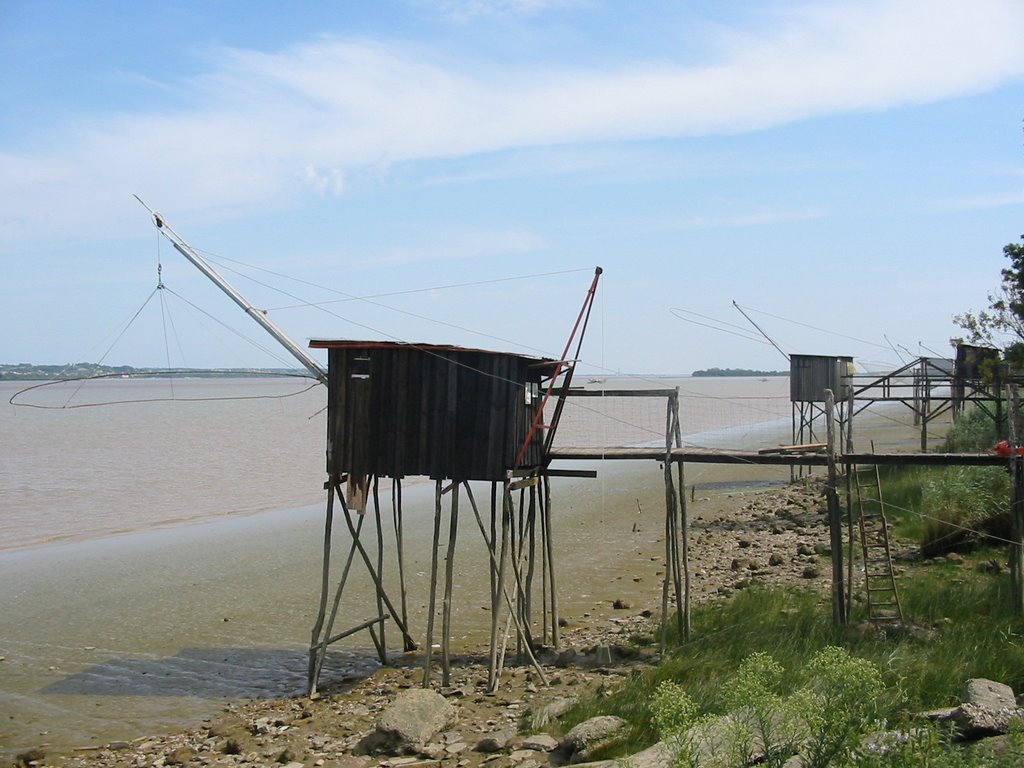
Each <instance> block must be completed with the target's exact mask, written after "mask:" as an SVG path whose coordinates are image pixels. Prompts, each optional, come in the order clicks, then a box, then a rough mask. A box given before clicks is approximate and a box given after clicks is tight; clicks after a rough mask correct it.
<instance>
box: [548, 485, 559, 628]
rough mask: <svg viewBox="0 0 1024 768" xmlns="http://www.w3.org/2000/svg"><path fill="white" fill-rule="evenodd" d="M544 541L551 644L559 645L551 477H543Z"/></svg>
mask: <svg viewBox="0 0 1024 768" xmlns="http://www.w3.org/2000/svg"><path fill="white" fill-rule="evenodd" d="M544 541H545V544H546V550H547V552H546V554H547V561H548V579H549V581H550V582H551V645H552V646H554V647H555V648H558V647H559V644H560V643H559V640H560V638H559V629H560V628H559V626H558V618H559V617H558V582H557V579H556V578H555V549H554V543H553V542H554V540H553V538H552V535H551V479H550V478H549V477H547V476H545V477H544Z"/></svg>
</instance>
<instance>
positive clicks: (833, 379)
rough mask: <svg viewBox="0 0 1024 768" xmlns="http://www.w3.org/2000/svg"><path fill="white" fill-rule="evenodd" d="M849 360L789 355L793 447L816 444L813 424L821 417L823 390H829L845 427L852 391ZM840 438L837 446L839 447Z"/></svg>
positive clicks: (823, 399) (817, 437) (851, 359)
mask: <svg viewBox="0 0 1024 768" xmlns="http://www.w3.org/2000/svg"><path fill="white" fill-rule="evenodd" d="M853 375H854V367H853V358H852V357H848V356H841V355H790V357H789V399H790V402H791V403H792V404H793V443H794V444H797V445H800V444H807V443H817V442H819V436H818V435H817V434H816V433H815V429H814V428H815V422H816V421H817V420H818V418H819V417H824V414H825V390H831V392H832V395H833V397H834V398H835V402H836V404H837V405H838V407H839V409H840V416H839V423H840V430H842V429H843V425H844V424H845V418H844V413H843V412H844V410H845V407H844V406H845V404H846V401H847V400H848V399H849V397H850V394H851V393H852V391H853ZM842 442H843V440H842V437H840V443H842Z"/></svg>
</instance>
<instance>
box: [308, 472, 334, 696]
mask: <svg viewBox="0 0 1024 768" xmlns="http://www.w3.org/2000/svg"><path fill="white" fill-rule="evenodd" d="M333 527H334V483H333V482H330V483H328V484H327V513H326V519H325V521H324V554H323V570H322V573H321V577H320V606H319V608H318V610H317V614H316V621H315V622H314V623H313V632H312V638H311V639H310V642H309V670H308V682H307V686H308V691H307V692H308V693H309V695H310V696H312V695H313V694H315V693H316V684H317V675H316V655H317V651H316V650H315V649H316V646H317V643H319V642H320V631H321V630H322V629H323V626H324V617H325V615H326V613H327V591H328V589H329V588H330V574H331V533H332V529H333Z"/></svg>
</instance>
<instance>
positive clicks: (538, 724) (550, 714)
mask: <svg viewBox="0 0 1024 768" xmlns="http://www.w3.org/2000/svg"><path fill="white" fill-rule="evenodd" d="M576 701H577V699H576V698H575V697H573V698H571V699H555V700H554V701H552V702H549V703H547V704H545V705H544V706H543V707H541V708H540V709H538V710H537V712H536V713H535V714H534V716H533V718H532V719H531V721H530V722H531V725H532V726H533V727H534V728H544V727H546V726H547V724H548V723H550V722H551V721H552V720H557V719H558V718H560V717H561V716H562V715H564V714H565V713H566V712H568V711H569V710H570V709H571V708H572V706H573V705H574V704H575V703H576Z"/></svg>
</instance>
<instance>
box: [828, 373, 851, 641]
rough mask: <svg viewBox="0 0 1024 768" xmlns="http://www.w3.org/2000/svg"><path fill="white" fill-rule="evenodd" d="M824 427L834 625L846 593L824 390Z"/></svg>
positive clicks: (841, 617)
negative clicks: (826, 449) (826, 453)
mask: <svg viewBox="0 0 1024 768" xmlns="http://www.w3.org/2000/svg"><path fill="white" fill-rule="evenodd" d="M825 429H826V435H827V441H828V442H827V445H828V483H827V485H826V498H827V501H828V527H829V542H830V544H831V547H832V620H833V622H834V623H835V625H836V626H837V627H841V626H845V625H846V600H845V598H846V595H845V588H844V585H843V529H842V517H841V513H840V511H839V497H838V493H837V485H838V475H839V473H838V470H837V468H836V433H835V396H834V395H833V393H832V390H831V389H826V390H825Z"/></svg>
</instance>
